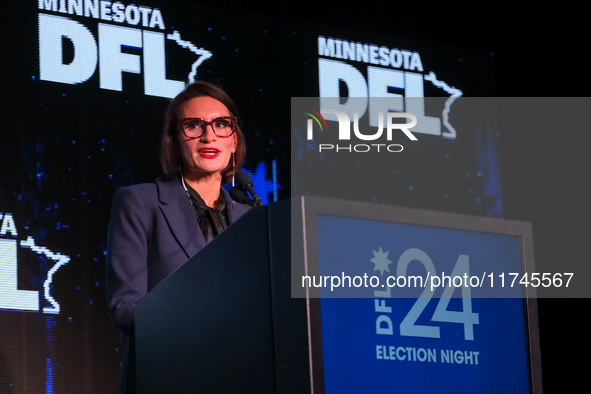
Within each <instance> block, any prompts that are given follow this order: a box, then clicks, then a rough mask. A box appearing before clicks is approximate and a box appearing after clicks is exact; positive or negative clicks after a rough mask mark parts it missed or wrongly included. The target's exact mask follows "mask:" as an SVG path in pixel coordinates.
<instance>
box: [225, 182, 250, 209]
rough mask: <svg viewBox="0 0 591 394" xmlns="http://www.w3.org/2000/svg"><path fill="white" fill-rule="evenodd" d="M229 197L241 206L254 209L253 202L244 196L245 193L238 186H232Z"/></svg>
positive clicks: (246, 195)
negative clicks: (246, 205) (248, 206)
mask: <svg viewBox="0 0 591 394" xmlns="http://www.w3.org/2000/svg"><path fill="white" fill-rule="evenodd" d="M230 197H231V198H232V200H234V201H237V202H239V203H242V204H248V205H250V206H251V207H254V201H252V200H251V199H250V197H249V196H248V194H246V192H245V191H244V190H242V189H240V188H239V187H238V186H233V187H232V188H231V189H230Z"/></svg>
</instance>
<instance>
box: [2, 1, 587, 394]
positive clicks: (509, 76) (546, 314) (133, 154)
mask: <svg viewBox="0 0 591 394" xmlns="http://www.w3.org/2000/svg"><path fill="white" fill-rule="evenodd" d="M150 3H151V2H150V1H145V2H140V3H138V4H142V5H150ZM15 4H16V3H14V4H13V3H10V4H8V3H5V2H2V6H3V8H4V14H3V16H2V21H3V30H2V42H3V45H2V47H3V48H4V51H6V53H7V54H8V56H5V57H4V59H3V60H2V61H3V70H6V72H3V75H4V78H5V79H4V81H3V96H4V98H3V109H2V113H3V117H4V122H3V125H4V126H3V130H2V136H1V137H0V141H1V144H0V149H2V152H1V153H2V156H3V158H2V165H3V167H2V170H1V172H0V181H1V183H0V189H1V190H0V191H1V193H0V203H2V204H3V205H2V206H1V207H0V211H2V212H12V213H14V214H15V215H17V216H15V218H16V220H17V226H18V227H19V235H21V234H22V235H25V234H28V235H33V236H34V237H35V239H36V240H39V241H43V242H45V244H46V245H59V248H60V250H61V251H62V252H63V253H67V254H68V253H69V255H70V257H72V261H71V262H70V263H69V265H68V266H67V267H64V270H65V271H63V273H64V274H66V273H67V276H68V278H75V280H68V281H63V282H62V283H60V282H57V283H58V284H59V286H57V285H56V291H61V292H63V294H54V296H55V297H56V299H60V300H62V299H67V300H68V301H66V302H65V303H64V304H63V305H62V306H63V307H64V311H68V313H69V314H65V315H60V316H58V317H56V318H55V319H52V318H51V317H48V316H47V315H42V314H21V315H18V314H16V315H18V316H19V322H18V324H21V325H22V327H25V326H32V325H34V326H36V327H39V326H50V325H54V326H56V327H58V328H59V329H58V330H55V331H51V332H52V333H53V334H52V335H54V336H55V337H54V338H53V341H54V343H62V344H67V346H61V347H59V346H58V347H57V348H53V349H50V350H49V352H50V354H49V355H48V356H50V357H53V358H54V359H56V360H61V364H59V365H55V372H56V385H55V387H56V391H55V392H56V393H60V392H66V391H65V390H64V389H62V390H61V391H60V390H59V387H69V388H71V389H68V392H85V393H92V392H97V393H104V392H110V391H111V390H112V389H113V387H114V385H115V380H116V375H117V363H118V360H120V358H121V348H120V346H118V344H120V343H121V338H120V336H119V335H118V334H117V333H116V332H115V331H114V330H113V329H112V327H111V326H110V325H109V321H108V317H107V313H106V311H105V309H104V308H105V306H104V283H103V282H102V280H97V278H100V279H102V275H103V270H104V258H103V252H104V244H101V242H100V240H102V239H104V238H105V235H106V234H105V232H106V225H107V221H108V214H109V207H110V199H111V196H112V192H113V191H114V190H115V189H116V188H117V187H119V186H121V185H126V184H130V183H137V182H143V181H150V180H151V179H153V178H154V177H155V176H156V175H157V173H158V171H159V170H158V163H157V159H156V157H157V156H156V152H155V149H154V146H157V136H155V135H154V134H153V133H152V134H150V133H147V132H146V131H147V130H152V129H153V128H154V122H156V123H158V122H159V121H160V119H161V116H162V113H163V111H164V108H165V105H166V100H164V99H157V98H145V97H144V96H143V94H140V93H129V94H126V95H122V94H120V93H118V92H110V91H104V90H100V89H98V78H97V76H96V75H95V76H94V77H93V78H91V81H89V82H88V83H86V84H85V85H82V86H67V85H59V84H56V85H55V89H53V88H51V89H50V88H47V89H46V88H45V87H46V86H47V84H46V85H42V86H41V87H39V86H40V85H39V84H40V82H39V81H35V80H31V76H34V75H38V69H37V68H36V67H37V64H38V59H37V56H38V52H37V48H34V47H32V46H30V45H31V43H35V42H36V41H37V35H38V32H37V25H36V23H37V21H36V15H37V13H38V11H37V9H36V7H37V2H36V1H30V2H22V3H21V4H20V5H15ZM201 4H204V5H205V6H206V7H207V6H211V7H212V8H209V9H211V10H214V11H215V16H214V17H213V18H212V17H211V15H209V14H208V13H207V12H206V10H208V8H202V7H201ZM156 6H159V7H160V8H161V9H162V10H163V14H164V17H165V21H166V20H175V21H181V20H182V21H183V25H181V26H179V27H178V29H179V30H180V31H181V32H187V31H189V29H191V28H194V29H195V30H196V31H197V33H195V34H196V36H206V35H205V34H206V33H205V26H207V25H208V24H211V25H216V26H218V27H216V28H217V29H219V30H220V31H224V29H225V28H227V30H228V31H240V30H241V27H242V26H243V27H244V35H243V36H242V37H240V40H242V41H240V42H244V40H250V42H252V45H250V46H244V47H241V52H240V53H238V55H235V56H240V55H242V56H246V57H248V58H249V59H257V61H256V62H252V63H245V62H242V61H241V58H240V57H236V58H233V57H231V56H230V55H228V53H231V51H230V49H231V48H232V45H233V42H232V36H229V37H228V39H224V40H221V39H219V36H215V37H216V38H214V37H213V36H212V37H210V38H207V39H208V40H209V41H208V45H209V46H210V47H211V46H213V45H215V47H214V48H213V49H215V50H216V51H219V52H224V53H226V55H225V57H223V58H222V57H215V56H214V59H212V62H211V65H210V64H207V63H204V66H203V67H205V68H203V69H201V68H200V72H201V70H204V71H205V70H206V69H207V68H209V70H210V72H211V73H212V74H213V75H212V74H208V75H207V76H206V78H207V79H210V80H213V81H217V82H219V83H222V85H224V86H225V87H227V88H228V90H229V92H230V94H231V95H232V96H233V97H235V99H236V101H237V102H238V103H239V104H241V105H240V109H241V113H242V114H243V117H242V121H243V128H244V129H245V130H250V131H249V135H248V137H249V161H247V163H246V165H247V169H249V170H251V171H254V170H255V168H256V166H257V163H258V162H259V161H264V162H266V163H269V162H270V161H271V160H276V159H277V160H278V164H279V172H280V173H281V174H288V173H289V169H288V164H287V163H289V153H288V152H289V147H288V145H289V144H288V142H285V141H284V142H282V141H279V142H278V141H273V142H271V141H270V139H269V136H272V135H274V134H275V133H279V131H280V129H281V127H284V126H285V125H286V124H288V123H289V114H288V113H287V108H288V106H289V98H290V97H291V96H298V95H306V94H308V95H315V94H316V93H315V92H310V91H309V90H306V89H305V88H303V87H302V86H303V85H302V84H301V81H302V80H304V81H306V78H308V77H309V76H312V77H314V70H313V68H312V67H311V66H310V65H309V64H300V63H296V64H289V67H290V68H294V67H295V68H298V67H299V69H300V70H301V72H302V75H303V77H300V79H298V78H286V77H285V76H284V75H282V74H281V73H280V72H279V70H280V69H281V68H282V67H283V66H286V65H287V63H288V62H290V60H291V59H294V61H298V60H300V59H302V58H304V59H306V56H307V54H306V53H305V49H301V48H299V42H300V40H299V37H298V34H296V33H294V34H292V35H289V36H288V35H286V36H285V37H286V38H285V42H284V44H285V47H284V48H290V53H272V52H271V53H269V52H263V51H262V50H261V48H260V46H259V45H257V43H264V42H265V39H266V38H265V37H263V36H258V35H256V34H254V33H252V32H253V31H255V30H257V29H256V28H268V30H269V31H270V32H275V33H276V34H284V32H285V31H288V30H291V29H292V28H293V27H294V26H296V27H297V29H294V31H297V32H298V33H301V32H305V31H306V30H307V29H310V30H314V29H318V30H322V29H325V30H324V31H333V32H339V31H358V32H359V33H358V34H357V35H356V36H357V37H363V36H364V35H377V36H382V37H395V38H396V39H397V40H400V42H404V41H405V40H406V41H407V42H411V43H413V48H417V45H424V47H425V48H427V47H428V48H437V47H441V48H445V49H446V50H447V49H450V48H456V49H454V50H452V51H451V52H452V53H456V52H458V53H476V56H475V57H471V58H470V59H473V58H479V56H481V57H485V58H486V59H487V62H486V64H483V68H482V69H478V70H475V69H474V67H473V66H471V67H469V66H462V64H465V63H462V62H460V60H459V59H454V61H456V64H457V69H456V70H455V72H456V73H457V74H458V75H457V77H458V78H461V79H462V81H466V85H464V86H462V88H464V89H465V91H466V92H467V93H468V94H469V95H471V96H478V95H495V96H500V97H503V96H510V97H538V96H547V97H569V96H575V97H577V96H580V97H584V96H587V95H588V93H587V90H588V88H589V86H590V84H591V82H590V78H589V77H588V76H587V68H588V64H589V60H591V54H590V49H589V46H588V42H589V39H590V38H591V37H590V35H591V34H590V32H589V27H588V26H589V25H590V24H591V23H590V22H591V20H590V17H589V11H590V10H589V7H588V6H585V5H577V6H573V5H566V4H556V5H553V6H541V5H539V4H534V3H531V4H528V3H508V4H502V3H501V4H500V3H490V4H478V3H472V2H468V1H461V2H454V3H453V4H449V5H448V4H430V3H420V4H416V5H413V4H408V3H406V4H398V3H377V2H375V3H374V2H371V3H370V2H365V3H363V4H357V5H352V4H345V3H343V2H323V3H318V2H308V1H304V2H286V1H280V2H257V4H256V5H254V6H251V5H249V6H247V5H245V4H243V3H241V2H238V1H205V2H195V7H190V8H189V10H188V11H190V12H189V13H185V11H186V10H184V9H183V8H182V7H174V11H173V7H172V6H170V7H169V8H170V9H165V6H164V4H162V3H160V4H158V5H156ZM173 12H175V13H177V14H176V15H173ZM224 14H225V15H227V17H220V15H224ZM210 18H212V19H213V20H210ZM271 21H272V22H271ZM167 27H168V26H167ZM259 30H260V29H259ZM335 34H336V33H335ZM275 37H276V36H275ZM346 37H347V36H344V37H343V38H346ZM188 39H190V38H188ZM216 39H217V41H216ZM359 40H361V39H359ZM236 42H237V41H236ZM23 43H26V46H25V45H23ZM414 43H417V44H414ZM284 50H285V49H284ZM310 59H311V60H315V57H314V54H311V55H310ZM491 66H492V67H491ZM433 68H434V69H435V70H438V69H439V68H438V67H437V66H434V67H433ZM230 75H233V76H230ZM262 76H264V77H265V78H266V81H267V82H265V84H264V86H260V87H259V86H257V83H259V82H258V81H260V80H262ZM133 81H134V80H133V78H129V79H126V78H125V77H124V84H133V83H137V82H133ZM308 82H310V80H309V79H308ZM137 88H138V89H137V90H138V91H141V84H140V83H138V85H137ZM129 90H132V89H129ZM62 94H65V96H62ZM61 97H67V98H68V99H67V100H63V101H59V100H60V98H61ZM40 103H44V104H45V107H44V106H43V105H40ZM47 103H51V106H48V105H47ZM127 106H129V107H133V110H132V111H129V113H130V114H131V115H129V114H127V113H128V111H127V109H126V108H127ZM283 109H285V112H282V111H283ZM269 112H275V113H277V112H279V114H277V118H274V117H265V116H263V114H264V113H269ZM86 114H94V115H86ZM126 114H127V115H126ZM122 117H123V118H124V119H125V123H123V124H122V123H121V122H119V121H118V119H120V118H122ZM277 119H279V121H277ZM157 128H159V124H158V127H157ZM64 130H65V131H64ZM15 131H16V132H15ZM72 141H76V143H75V144H74V143H72ZM589 142H591V138H590V137H589V135H588V130H557V131H556V133H555V134H553V135H539V133H536V129H535V128H532V129H522V130H519V132H515V133H511V134H502V135H501V137H500V140H499V143H500V145H499V159H500V163H501V174H502V179H501V181H502V187H503V217H505V218H510V219H518V220H525V221H529V222H531V223H532V224H533V228H534V240H535V258H536V260H537V261H541V262H553V263H554V264H558V265H559V264H560V262H561V261H568V262H570V263H572V262H573V261H574V262H577V263H580V264H582V265H586V264H587V262H588V260H589V258H588V257H587V249H588V248H587V247H586V243H587V242H586V241H587V236H588V235H589V231H588V230H587V227H588V225H587V224H588V223H589V220H590V219H591V217H590V215H589V211H590V209H589V207H588V205H587V204H588V200H589V188H590V187H589V175H588V173H587V171H588V169H589V168H591V160H590V159H589V155H587V154H586V149H587V147H588V146H589V144H588V143H589ZM273 144H275V145H273ZM277 144H279V146H278V145H277ZM55 152H59V154H57V155H56V153H55ZM141 152H143V155H141V156H140V153H141ZM15 163H17V164H15ZM39 163H41V168H40V167H39V165H40V164H39ZM39 174H40V175H39ZM108 174H110V175H113V177H112V178H108V179H103V178H104V177H105V176H106V175H108ZM283 176H284V178H280V180H281V179H282V182H283V184H284V185H287V184H289V180H286V178H285V175H283ZM288 196H289V188H288V187H284V188H283V189H282V190H280V198H287V197H288ZM73 199H74V200H75V201H72V200H73ZM56 203H57V204H58V205H57V206H56V205H55V204H56ZM47 207H49V209H47ZM63 218H69V222H68V223H65V224H67V225H68V226H69V227H67V228H63V227H62V229H61V230H60V231H53V230H54V229H55V228H56V224H57V223H61V224H62V225H63V224H64V223H63ZM81 229H86V230H85V231H84V232H80V231H81ZM22 235H21V236H22ZM97 240H99V242H97ZM76 250H77V251H82V253H81V254H80V255H78V256H76V255H72V254H71V252H70V251H76ZM20 258H21V257H20V256H19V259H20ZM19 261H20V260H19ZM41 276H43V275H41ZM578 279H580V280H586V278H578ZM56 280H58V278H56ZM23 286H24V287H23V288H26V286H33V284H31V283H29V284H27V283H24V284H23ZM590 306H591V303H590V302H589V301H588V300H587V299H576V300H575V299H568V300H566V299H541V300H539V314H540V335H541V347H542V362H543V376H544V390H545V392H546V393H565V392H581V390H583V389H584V387H585V386H586V374H587V373H588V370H589V367H590V366H591V363H589V361H588V359H587V358H586V355H587V354H589V352H590V350H591V349H590V346H589V338H588V336H587V329H586V326H585V322H584V316H585V315H586V313H587V311H588V310H589V307H590ZM2 313H4V314H3V315H0V316H6V314H10V316H11V317H12V316H15V314H14V313H13V312H2ZM64 313H66V312H64ZM69 318H71V320H68V319H69ZM2 323H4V320H2ZM11 332H12V333H13V334H6V333H11ZM48 332H49V331H48ZM0 335H3V336H4V339H6V338H9V337H10V338H12V337H13V336H16V337H18V338H20V339H19V340H21V341H22V343H23V344H27V343H36V341H42V339H39V337H41V336H42V333H33V332H31V333H30V334H26V335H24V334H23V335H20V336H19V335H18V331H16V330H15V329H14V326H8V325H7V324H6V323H4V324H2V331H0ZM52 352H53V353H52ZM37 356H38V355H37V354H36V352H35V348H34V347H31V348H30V349H29V350H28V353H26V352H23V353H18V354H8V353H6V352H5V351H2V352H0V365H2V368H3V369H4V370H3V371H2V374H3V377H2V379H10V378H11V376H8V372H10V373H12V372H13V371H14V365H16V364H18V363H19V362H25V363H26V362H27V360H30V359H33V358H35V357H37ZM30 365H31V366H30V368H28V369H27V368H25V372H26V373H28V375H29V380H30V381H33V380H34V379H35V378H32V376H35V377H37V378H39V379H41V380H44V379H45V376H44V375H43V376H41V375H42V374H43V373H44V372H45V369H44V367H43V365H41V366H39V365H37V364H35V365H33V363H31V364H30ZM105 365H109V366H108V367H104V368H103V367H102V366H105ZM7 366H10V368H8V367H7ZM5 371H6V372H7V373H5ZM502 378H503V377H499V379H502ZM2 379H0V380H2ZM60 382H61V383H60ZM65 382H67V383H65ZM2 383H4V380H2ZM60 384H62V386H60ZM40 386H42V384H41V383H40ZM3 390H6V387H5V386H3V387H0V392H23V391H19V389H17V388H12V389H9V390H7V391H3ZM30 392H36V391H33V390H31V391H30Z"/></svg>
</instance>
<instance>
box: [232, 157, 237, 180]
mask: <svg viewBox="0 0 591 394" xmlns="http://www.w3.org/2000/svg"><path fill="white" fill-rule="evenodd" d="M232 170H233V171H234V173H233V174H232V187H234V176H235V175H236V162H235V161H234V153H232Z"/></svg>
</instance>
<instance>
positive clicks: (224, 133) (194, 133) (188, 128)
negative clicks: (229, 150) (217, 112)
mask: <svg viewBox="0 0 591 394" xmlns="http://www.w3.org/2000/svg"><path fill="white" fill-rule="evenodd" d="M237 121H238V118H236V117H235V116H220V117H219V118H215V119H213V120H212V121H210V122H207V121H205V120H203V119H201V118H184V119H181V121H180V122H179V124H178V127H179V128H181V129H182V130H183V134H184V135H185V137H187V138H191V139H193V138H199V137H201V136H202V135H203V134H204V133H205V129H206V128H207V126H211V128H212V129H213V132H214V133H215V135H217V136H218V137H222V138H226V137H229V136H231V135H232V134H234V125H235V124H236V122H237Z"/></svg>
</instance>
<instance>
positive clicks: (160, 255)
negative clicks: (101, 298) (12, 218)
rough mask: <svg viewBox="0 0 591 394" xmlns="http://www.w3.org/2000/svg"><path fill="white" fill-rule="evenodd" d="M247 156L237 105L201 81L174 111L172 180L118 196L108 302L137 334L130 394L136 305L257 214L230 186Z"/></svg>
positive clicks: (168, 130)
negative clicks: (223, 234)
mask: <svg viewBox="0 0 591 394" xmlns="http://www.w3.org/2000/svg"><path fill="white" fill-rule="evenodd" d="M245 152H246V145H245V142H244V136H243V134H242V131H241V130H240V127H239V125H238V118H237V110H236V106H235V104H234V102H233V101H232V100H231V99H230V97H229V96H228V95H227V94H226V93H225V92H224V91H223V90H222V89H221V88H219V87H218V86H216V85H213V84H210V83H207V82H195V83H192V84H190V85H188V86H187V87H186V88H185V89H184V90H183V91H182V92H181V93H179V94H178V95H177V96H176V97H175V98H174V99H173V100H172V101H171V103H170V105H169V107H168V109H167V112H166V116H165V125H164V130H163V133H162V142H161V152H160V156H161V164H162V168H163V170H164V175H163V176H161V177H160V178H157V179H156V180H155V181H154V182H153V183H146V184H140V185H134V186H129V187H123V188H120V189H118V190H117V191H116V192H115V195H114V198H113V206H112V211H111V220H110V223H109V235H108V245H107V302H108V307H109V312H110V315H111V318H112V320H113V323H114V325H115V326H116V327H117V329H119V330H120V331H122V332H123V333H125V334H128V335H129V341H128V343H129V345H128V349H127V356H126V364H127V365H126V369H127V371H126V372H125V375H124V377H127V379H122V386H125V388H123V387H122V390H124V392H135V382H134V370H135V368H134V366H135V363H134V357H133V356H134V343H133V332H134V305H135V303H136V302H137V301H138V300H139V299H140V298H142V297H143V296H144V295H145V294H146V293H147V292H148V291H150V289H151V288H153V287H154V286H155V285H156V284H158V283H159V282H160V281H161V280H162V279H164V278H165V277H166V276H168V275H169V274H170V273H172V272H173V271H174V270H175V269H177V268H178V267H180V266H181V265H182V264H184V263H185V262H186V261H187V260H188V259H189V258H190V257H192V256H193V255H195V254H196V253H197V252H199V251H200V250H201V249H202V248H203V247H204V246H205V245H206V244H207V243H208V242H209V241H211V240H212V239H213V238H214V237H215V236H216V235H218V234H219V233H220V232H222V231H224V229H226V228H227V227H228V226H229V225H231V224H232V223H234V222H235V221H236V220H238V218H240V217H241V216H242V215H244V213H246V212H247V211H248V210H249V209H250V207H249V206H248V205H245V204H241V203H238V202H235V201H233V200H232V199H231V198H230V196H229V194H228V193H227V192H226V190H225V189H224V188H223V187H222V185H223V184H225V183H228V182H229V181H231V180H232V178H233V175H234V173H235V172H236V171H237V170H238V169H240V167H241V165H242V162H243V160H244V156H245ZM125 380H126V381H125Z"/></svg>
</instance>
